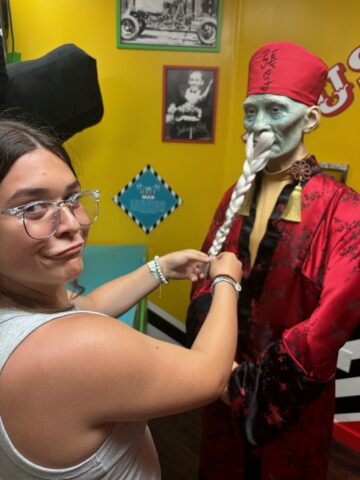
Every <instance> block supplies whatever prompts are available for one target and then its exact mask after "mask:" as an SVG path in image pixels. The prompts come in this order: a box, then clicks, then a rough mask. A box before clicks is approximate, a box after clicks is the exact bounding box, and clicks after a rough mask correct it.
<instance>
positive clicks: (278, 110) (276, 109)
mask: <svg viewBox="0 0 360 480" xmlns="http://www.w3.org/2000/svg"><path fill="white" fill-rule="evenodd" d="M270 112H271V113H272V114H273V115H279V114H280V113H283V112H284V107H283V106H282V105H279V104H277V103H273V104H272V105H271V106H270Z"/></svg>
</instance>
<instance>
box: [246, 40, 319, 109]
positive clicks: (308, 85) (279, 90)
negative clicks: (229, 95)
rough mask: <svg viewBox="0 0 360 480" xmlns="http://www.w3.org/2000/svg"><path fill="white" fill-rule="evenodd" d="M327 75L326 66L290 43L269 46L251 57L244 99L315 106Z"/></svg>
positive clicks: (306, 51) (301, 48)
mask: <svg viewBox="0 0 360 480" xmlns="http://www.w3.org/2000/svg"><path fill="white" fill-rule="evenodd" d="M327 73H328V67H327V66H326V64H325V63H324V62H323V61H322V60H320V58H318V57H316V56H315V55H313V54H312V53H310V52H309V51H308V50H306V49H305V48H303V47H300V46H299V45H296V44H294V43H289V42H272V43H267V44H265V45H263V46H262V47H260V48H259V49H258V50H257V51H256V52H255V53H254V55H253V56H252V57H251V60H250V64H249V79H248V90H247V95H256V94H274V95H284V96H286V97H289V98H292V99H293V100H297V101H298V102H301V103H305V104H306V105H316V104H317V102H318V99H319V97H320V95H321V92H322V90H323V88H324V85H325V82H326V78H327Z"/></svg>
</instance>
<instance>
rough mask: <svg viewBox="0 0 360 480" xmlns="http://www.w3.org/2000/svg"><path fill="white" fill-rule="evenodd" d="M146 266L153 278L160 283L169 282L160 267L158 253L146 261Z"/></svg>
mask: <svg viewBox="0 0 360 480" xmlns="http://www.w3.org/2000/svg"><path fill="white" fill-rule="evenodd" d="M147 266H148V268H149V270H150V272H151V273H152V275H153V277H154V278H155V280H157V281H158V282H159V283H160V284H162V283H169V281H168V279H167V278H166V277H165V275H164V273H163V271H162V270H161V268H160V265H159V256H158V255H155V257H154V259H153V260H150V262H148V263H147Z"/></svg>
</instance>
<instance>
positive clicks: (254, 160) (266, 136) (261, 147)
mask: <svg viewBox="0 0 360 480" xmlns="http://www.w3.org/2000/svg"><path fill="white" fill-rule="evenodd" d="M273 141H274V135H273V134H272V133H271V132H262V133H261V134H260V135H259V137H258V138H257V141H256V144H255V145H254V134H253V133H251V134H250V135H249V137H248V139H247V142H246V161H245V163H244V169H243V173H242V175H241V177H240V178H239V180H238V182H237V184H236V186H235V188H234V191H233V193H232V195H231V199H230V203H229V206H228V208H227V210H226V213H225V220H224V223H223V224H222V225H221V227H220V228H219V230H218V231H217V232H216V235H215V238H214V241H213V244H212V245H211V247H210V249H209V251H208V255H209V256H210V257H215V256H216V255H218V253H219V252H220V251H221V248H222V246H223V244H224V242H225V240H226V237H227V236H228V233H229V231H230V227H231V223H232V221H233V218H234V215H235V214H236V213H237V212H238V211H239V209H240V207H241V205H242V203H243V201H244V198H245V193H246V192H247V191H248V190H249V189H250V187H251V184H252V182H253V180H254V178H255V175H256V174H257V173H258V172H260V171H261V170H263V169H264V168H265V167H266V164H267V162H268V160H269V155H270V147H271V145H272V144H273Z"/></svg>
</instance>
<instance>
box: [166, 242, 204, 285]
mask: <svg viewBox="0 0 360 480" xmlns="http://www.w3.org/2000/svg"><path fill="white" fill-rule="evenodd" d="M209 262H210V257H209V256H208V255H206V253H204V252H199V251H197V250H191V249H188V250H180V251H179V252H173V253H168V254H167V255H164V256H162V257H160V258H159V264H160V267H161V268H162V270H163V272H164V274H165V277H166V278H167V279H173V280H181V279H188V280H191V281H192V282H196V281H198V280H200V279H202V278H205V276H206V271H207V265H208V263H209Z"/></svg>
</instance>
